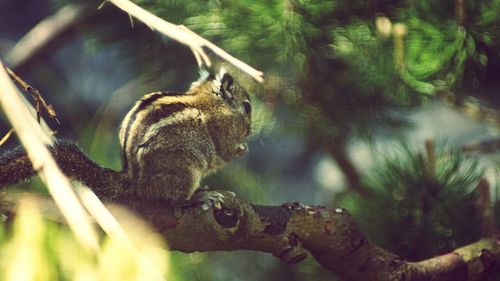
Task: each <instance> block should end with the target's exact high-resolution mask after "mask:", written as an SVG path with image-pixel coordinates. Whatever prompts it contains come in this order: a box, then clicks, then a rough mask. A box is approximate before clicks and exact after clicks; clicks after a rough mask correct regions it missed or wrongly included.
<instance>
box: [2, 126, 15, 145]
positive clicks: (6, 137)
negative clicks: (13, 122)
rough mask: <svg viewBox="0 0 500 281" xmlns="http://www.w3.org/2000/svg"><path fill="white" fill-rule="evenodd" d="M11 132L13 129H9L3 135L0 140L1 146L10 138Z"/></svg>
mask: <svg viewBox="0 0 500 281" xmlns="http://www.w3.org/2000/svg"><path fill="white" fill-rule="evenodd" d="M12 133H14V129H10V130H9V131H8V132H7V134H5V136H3V138H2V139H1V140H0V146H2V145H3V144H4V143H5V142H6V141H7V140H8V139H9V138H10V136H11V135H12Z"/></svg>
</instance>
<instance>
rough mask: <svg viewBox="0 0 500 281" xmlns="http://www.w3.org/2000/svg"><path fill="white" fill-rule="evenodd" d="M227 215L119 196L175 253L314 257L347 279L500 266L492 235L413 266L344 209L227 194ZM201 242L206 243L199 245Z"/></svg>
mask: <svg viewBox="0 0 500 281" xmlns="http://www.w3.org/2000/svg"><path fill="white" fill-rule="evenodd" d="M224 195H225V196H226V199H225V202H224V206H223V208H222V209H221V210H209V211H202V210H201V208H198V207H190V208H184V209H174V208H172V207H169V206H168V205H166V203H164V202H161V201H156V202H151V201H140V200H137V199H134V200H130V198H121V199H119V200H118V201H117V202H118V203H120V204H122V205H125V206H127V207H128V208H130V209H132V210H134V211H135V212H137V213H138V214H140V215H141V216H142V217H143V218H144V219H145V220H146V221H148V222H149V223H151V224H152V225H153V226H154V227H155V228H156V229H157V230H158V231H159V232H160V233H161V234H162V235H163V236H164V237H165V239H166V240H167V242H168V244H169V247H170V248H171V249H172V250H179V251H183V252H193V251H220V250H224V251H231V250H255V251H262V252H267V253H270V254H272V255H274V256H276V257H279V258H281V259H282V260H284V261H285V262H288V263H296V262H299V261H301V260H302V259H304V258H305V257H306V255H307V253H309V254H311V255H312V256H313V257H314V258H315V259H316V260H317V261H318V262H319V263H320V264H321V265H322V266H323V267H325V268H327V269H329V270H331V271H332V272H334V273H336V274H337V275H338V276H340V277H341V278H343V280H346V281H349V280H373V281H378V280H380V281H382V280H383V281H392V280H394V281H396V280H397V281H410V280H411V281H420V280H430V281H432V280H436V281H437V280H441V281H442V280H464V281H465V280H478V279H479V278H481V277H484V276H486V275H487V274H489V273H491V272H492V271H493V270H496V269H497V268H498V266H497V265H498V263H499V262H500V239H499V237H498V236H497V237H491V238H485V239H482V240H480V241H478V242H476V243H473V244H470V245H467V246H465V247H462V248H459V249H456V250H455V251H453V252H452V253H448V254H445V255H442V256H437V257H433V258H430V259H428V260H424V261H420V262H408V261H405V260H404V259H402V258H401V257H399V256H397V255H395V254H393V253H390V252H388V251H386V250H384V249H382V248H380V247H379V246H377V245H375V244H374V243H373V242H371V241H370V240H369V239H368V238H367V237H366V236H365V235H364V234H363V233H362V232H361V230H360V229H359V228H358V226H357V225H356V223H355V221H354V219H353V217H352V216H351V215H350V214H349V213H348V212H347V211H345V210H344V209H339V208H337V209H332V208H325V207H321V206H316V207H311V206H305V205H302V204H299V203H290V204H284V205H282V206H259V205H253V204H250V203H247V202H244V201H242V200H240V199H239V198H237V197H234V196H233V195H232V194H231V193H227V192H225V193H224ZM200 238H201V239H200Z"/></svg>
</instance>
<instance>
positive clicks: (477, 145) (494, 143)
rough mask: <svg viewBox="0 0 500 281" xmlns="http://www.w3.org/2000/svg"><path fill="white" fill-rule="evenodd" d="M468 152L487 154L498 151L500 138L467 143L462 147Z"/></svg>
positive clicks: (499, 149)
mask: <svg viewBox="0 0 500 281" xmlns="http://www.w3.org/2000/svg"><path fill="white" fill-rule="evenodd" d="M462 151H463V152H464V153H468V154H489V153H496V152H499V151H500V139H489V140H482V141H475V142H471V143H468V144H466V145H464V146H463V147H462Z"/></svg>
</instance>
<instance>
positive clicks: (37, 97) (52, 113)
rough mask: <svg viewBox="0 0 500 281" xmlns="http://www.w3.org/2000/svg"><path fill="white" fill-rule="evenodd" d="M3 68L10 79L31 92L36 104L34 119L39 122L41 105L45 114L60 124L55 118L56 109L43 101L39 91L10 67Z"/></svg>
mask: <svg viewBox="0 0 500 281" xmlns="http://www.w3.org/2000/svg"><path fill="white" fill-rule="evenodd" d="M5 70H6V71H7V73H8V74H9V76H10V77H11V78H12V80H14V81H15V82H16V83H17V84H18V85H19V86H21V87H22V88H23V89H24V90H25V91H26V92H28V93H29V94H31V97H33V99H34V100H35V104H36V120H37V121H38V123H40V116H41V107H43V109H45V112H47V114H48V115H49V117H50V118H52V119H55V120H56V121H57V123H59V124H60V122H59V120H58V119H57V116H56V111H55V110H54V108H53V107H52V105H50V104H47V102H45V100H44V99H43V97H42V95H41V94H40V92H39V91H38V90H37V89H35V88H33V87H32V86H30V85H29V84H28V83H26V82H25V81H24V80H23V79H21V78H20V77H19V76H17V75H16V74H15V73H14V71H12V69H10V68H8V67H5Z"/></svg>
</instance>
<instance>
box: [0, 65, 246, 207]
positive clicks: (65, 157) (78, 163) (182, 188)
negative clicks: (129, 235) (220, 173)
mask: <svg viewBox="0 0 500 281" xmlns="http://www.w3.org/2000/svg"><path fill="white" fill-rule="evenodd" d="M250 122H251V104H250V97H249V95H248V93H247V92H246V91H245V89H244V88H243V87H241V86H240V85H239V84H238V83H237V82H236V81H235V80H234V79H233V77H232V76H231V75H230V74H229V73H227V72H226V71H225V69H224V68H221V70H220V72H219V73H218V74H217V75H214V74H213V73H209V72H208V71H207V70H202V71H201V77H200V79H199V80H198V81H196V82H194V83H192V85H191V87H190V88H189V90H188V91H186V92H185V93H176V92H154V93H151V94H147V95H145V96H143V97H142V98H141V99H140V100H139V101H137V102H136V103H135V105H134V106H133V107H132V109H131V110H130V111H129V112H128V113H127V115H126V116H125V118H124V119H123V121H122V123H121V126H120V131H119V141H120V147H121V158H122V170H121V171H115V170H112V169H108V168H103V167H101V166H99V165H98V164H97V163H95V162H94V161H92V160H91V159H90V158H89V157H87V156H86V155H85V154H84V153H83V152H82V150H81V149H80V148H79V147H78V146H77V145H76V144H74V143H73V142H71V141H66V140H57V141H56V142H55V143H54V144H53V145H51V146H50V147H49V148H50V150H51V152H52V154H53V156H54V158H55V160H56V162H57V163H58V165H59V167H60V168H61V170H62V171H63V172H64V173H65V174H66V175H67V176H68V177H70V178H71V179H72V180H76V181H79V182H81V183H83V184H84V185H86V186H88V187H90V188H91V189H92V190H93V191H94V192H95V193H96V194H97V195H98V196H100V197H103V198H107V199H112V198H115V197H119V196H122V195H135V196H137V197H138V198H140V199H145V200H151V199H161V200H166V201H168V202H169V203H171V204H174V205H179V204H181V205H182V204H185V203H186V202H192V200H194V198H192V197H195V196H193V194H194V193H195V191H196V190H198V188H199V186H200V181H201V180H202V178H203V177H205V176H206V175H208V174H210V173H213V172H214V171H216V170H217V169H219V168H221V167H222V166H224V165H225V164H226V163H227V162H229V161H230V160H232V159H233V158H235V157H237V156H240V155H242V154H245V153H246V152H247V151H248V146H247V143H246V138H247V136H249V134H250V127H251V126H250ZM35 174H36V171H35V170H34V169H33V166H32V164H31V162H30V160H29V158H28V157H27V155H26V152H25V151H24V150H23V149H22V148H16V149H14V150H12V151H9V152H8V153H6V154H5V155H4V156H2V157H0V187H4V186H10V185H14V184H17V183H19V182H22V181H26V180H28V179H29V178H31V177H32V176H34V175H35ZM200 190H202V191H205V190H203V189H200ZM207 192H208V191H207ZM217 199H222V198H221V195H220V194H219V195H217V194H215V195H213V196H210V195H209V196H208V197H207V198H204V197H203V196H202V197H201V198H199V199H197V200H199V201H200V202H204V203H206V202H205V200H208V201H210V200H212V201H214V200H217ZM209 205H210V204H209ZM211 206H214V204H213V202H212V204H211ZM215 206H216V205H215ZM219 206H220V203H219Z"/></svg>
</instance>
